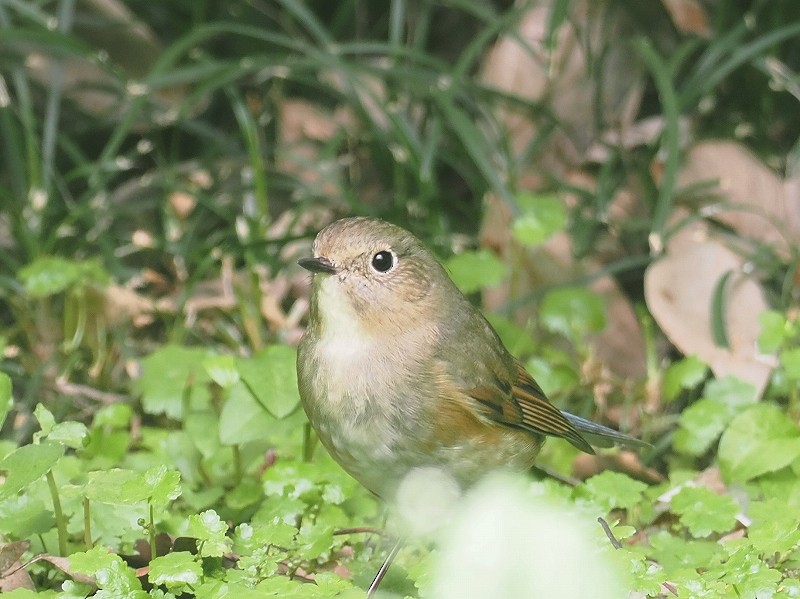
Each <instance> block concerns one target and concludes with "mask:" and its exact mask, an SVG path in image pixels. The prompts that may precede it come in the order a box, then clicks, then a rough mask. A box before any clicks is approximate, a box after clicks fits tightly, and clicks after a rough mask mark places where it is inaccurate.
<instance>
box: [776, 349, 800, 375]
mask: <svg viewBox="0 0 800 599" xmlns="http://www.w3.org/2000/svg"><path fill="white" fill-rule="evenodd" d="M780 359H781V366H783V369H784V370H785V371H786V376H788V377H789V378H790V379H793V380H795V381H797V380H800V347H794V348H792V349H785V350H783V351H782V352H781V353H780Z"/></svg>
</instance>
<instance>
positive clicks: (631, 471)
mask: <svg viewBox="0 0 800 599" xmlns="http://www.w3.org/2000/svg"><path fill="white" fill-rule="evenodd" d="M605 470H612V471H614V472H622V473H624V474H627V475H628V476H630V477H631V478H635V479H636V480H640V481H642V482H646V483H648V484H658V483H660V482H663V481H664V477H663V476H662V475H661V474H660V473H659V472H658V471H657V470H654V469H653V468H648V467H647V466H645V465H644V464H642V462H641V460H640V459H639V456H638V455H636V453H634V452H632V451H619V452H616V453H608V454H605V453H604V454H598V455H589V454H587V453H582V454H579V455H578V456H577V457H576V458H575V461H574V462H573V464H572V475H573V476H574V477H575V478H577V479H579V480H586V479H587V478H591V477H592V476H594V475H596V474H600V473H601V472H603V471H605Z"/></svg>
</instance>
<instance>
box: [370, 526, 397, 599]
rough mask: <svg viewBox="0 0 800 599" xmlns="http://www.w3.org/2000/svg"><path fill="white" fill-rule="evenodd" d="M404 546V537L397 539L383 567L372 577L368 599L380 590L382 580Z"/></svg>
mask: <svg viewBox="0 0 800 599" xmlns="http://www.w3.org/2000/svg"><path fill="white" fill-rule="evenodd" d="M402 546H403V539H402V538H401V539H397V541H395V544H394V545H393V546H392V548H391V549H390V550H389V554H388V555H387V556H386V559H385V560H383V563H382V564H381V567H380V568H379V569H378V572H377V573H376V574H375V578H373V579H372V583H371V584H370V585H369V589H368V590H367V599H371V598H372V597H374V596H375V593H376V592H377V590H378V587H379V586H380V584H381V581H382V580H383V578H384V577H385V576H386V573H387V572H388V571H389V568H390V567H391V565H392V562H393V561H394V558H395V557H397V554H398V553H399V552H400V548H401V547H402Z"/></svg>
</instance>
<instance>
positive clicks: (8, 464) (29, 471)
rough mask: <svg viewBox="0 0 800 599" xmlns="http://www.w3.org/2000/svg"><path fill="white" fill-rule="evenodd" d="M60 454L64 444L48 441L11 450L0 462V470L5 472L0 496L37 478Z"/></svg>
mask: <svg viewBox="0 0 800 599" xmlns="http://www.w3.org/2000/svg"><path fill="white" fill-rule="evenodd" d="M62 455H64V446H63V445H61V444H60V443H49V442H44V443H39V444H38V445H23V446H22V447H18V448H17V449H15V450H14V451H12V452H11V453H10V454H8V455H7V456H6V457H5V458H3V461H2V462H0V471H2V472H5V473H6V480H5V483H3V485H2V486H0V498H2V497H9V496H11V495H13V494H14V493H17V492H19V491H21V490H22V489H24V488H25V487H27V486H28V485H29V484H31V483H33V482H35V481H37V480H39V478H41V477H42V476H44V475H45V474H47V472H49V471H50V469H51V468H52V467H53V466H54V465H55V463H56V462H57V461H58V460H59V459H60V458H61V456H62Z"/></svg>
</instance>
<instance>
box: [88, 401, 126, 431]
mask: <svg viewBox="0 0 800 599" xmlns="http://www.w3.org/2000/svg"><path fill="white" fill-rule="evenodd" d="M131 418H133V408H132V407H131V406H130V405H129V404H125V403H114V404H111V405H108V406H103V407H102V408H100V409H99V410H98V411H97V414H95V416H94V420H93V421H92V426H93V427H108V428H111V429H127V428H128V427H129V426H130V423H131Z"/></svg>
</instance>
